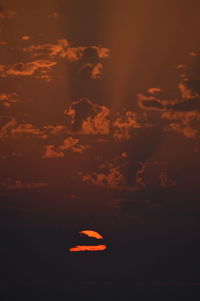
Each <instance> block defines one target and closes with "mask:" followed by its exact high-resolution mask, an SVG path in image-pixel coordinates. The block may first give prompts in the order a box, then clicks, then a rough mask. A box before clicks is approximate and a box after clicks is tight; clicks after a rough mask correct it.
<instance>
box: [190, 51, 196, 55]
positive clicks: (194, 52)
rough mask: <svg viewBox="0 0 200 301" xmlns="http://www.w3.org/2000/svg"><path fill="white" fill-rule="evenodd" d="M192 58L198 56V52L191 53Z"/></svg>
mask: <svg viewBox="0 0 200 301" xmlns="http://www.w3.org/2000/svg"><path fill="white" fill-rule="evenodd" d="M189 55H190V56H198V53H197V52H196V51H191V52H190V53H189Z"/></svg>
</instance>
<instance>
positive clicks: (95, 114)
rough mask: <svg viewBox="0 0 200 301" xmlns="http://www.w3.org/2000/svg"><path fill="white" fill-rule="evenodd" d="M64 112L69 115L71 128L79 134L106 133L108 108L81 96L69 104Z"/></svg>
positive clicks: (108, 125) (107, 130)
mask: <svg viewBox="0 0 200 301" xmlns="http://www.w3.org/2000/svg"><path fill="white" fill-rule="evenodd" d="M65 114H66V115H67V116H69V117H70V124H71V127H72V129H75V130H76V131H78V132H79V133H81V134H85V135H89V134H93V135H98V134H100V135H108V134H109V127H110V120H109V115H110V110H109V109H108V108H107V107H105V106H101V105H96V104H94V103H93V102H92V101H90V100H88V99H86V98H83V99H80V100H79V101H75V102H73V103H72V104H71V106H70V107H69V109H67V110H65Z"/></svg>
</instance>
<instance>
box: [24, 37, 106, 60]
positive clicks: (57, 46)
mask: <svg viewBox="0 0 200 301" xmlns="http://www.w3.org/2000/svg"><path fill="white" fill-rule="evenodd" d="M87 49H93V50H94V51H95V52H96V54H97V56H98V57H99V58H100V59H104V58H107V57H109V49H107V48H102V47H98V46H77V47H71V46H70V43H69V42H68V40H66V39H60V40H58V41H57V43H54V44H50V43H46V44H38V45H31V46H28V47H26V48H23V50H24V51H25V52H29V53H30V54H31V55H32V56H34V57H35V56H49V57H55V56H58V57H61V58H63V59H66V60H67V61H68V62H76V61H79V60H80V59H81V58H82V57H83V56H84V52H85V50H87Z"/></svg>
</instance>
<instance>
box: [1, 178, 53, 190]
mask: <svg viewBox="0 0 200 301" xmlns="http://www.w3.org/2000/svg"><path fill="white" fill-rule="evenodd" d="M46 186H48V184H47V183H40V182H32V183H23V182H22V180H20V179H17V180H15V181H12V180H11V179H6V181H3V182H0V188H1V189H5V190H21V189H39V188H42V187H46Z"/></svg>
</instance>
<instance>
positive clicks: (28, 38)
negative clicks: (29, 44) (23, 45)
mask: <svg viewBox="0 0 200 301" xmlns="http://www.w3.org/2000/svg"><path fill="white" fill-rule="evenodd" d="M22 40H23V41H28V40H30V37H29V36H22Z"/></svg>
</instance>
